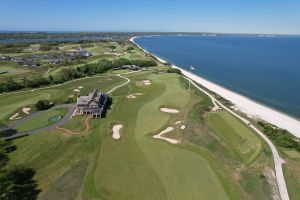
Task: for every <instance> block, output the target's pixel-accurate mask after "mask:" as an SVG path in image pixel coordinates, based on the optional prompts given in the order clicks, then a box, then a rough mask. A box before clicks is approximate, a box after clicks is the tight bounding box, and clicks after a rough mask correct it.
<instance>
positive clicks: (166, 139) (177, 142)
mask: <svg viewBox="0 0 300 200" xmlns="http://www.w3.org/2000/svg"><path fill="white" fill-rule="evenodd" d="M173 130H174V128H173V127H168V128H166V129H165V130H163V131H162V132H160V133H159V134H157V135H154V136H153V138H155V139H160V140H165V141H167V142H169V143H171V144H180V141H178V140H175V139H171V138H167V137H163V136H162V135H163V134H165V133H169V132H171V131H173Z"/></svg>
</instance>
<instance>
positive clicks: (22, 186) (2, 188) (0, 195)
mask: <svg viewBox="0 0 300 200" xmlns="http://www.w3.org/2000/svg"><path fill="white" fill-rule="evenodd" d="M34 175H35V171H34V170H33V169H31V168H25V167H23V166H16V167H14V168H12V169H10V170H8V171H7V172H6V173H5V174H4V175H3V176H1V177H0V199H3V200H19V199H24V200H34V199H37V196H38V194H39V193H40V191H41V190H39V189H38V188H37V182H36V181H35V180H34V179H33V177H34Z"/></svg>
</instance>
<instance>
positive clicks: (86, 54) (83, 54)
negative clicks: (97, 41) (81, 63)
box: [77, 48, 92, 58]
mask: <svg viewBox="0 0 300 200" xmlns="http://www.w3.org/2000/svg"><path fill="white" fill-rule="evenodd" d="M77 52H78V54H79V55H80V56H81V57H84V58H88V57H91V56H92V53H91V52H88V51H87V50H84V49H82V48H79V49H78V50H77Z"/></svg>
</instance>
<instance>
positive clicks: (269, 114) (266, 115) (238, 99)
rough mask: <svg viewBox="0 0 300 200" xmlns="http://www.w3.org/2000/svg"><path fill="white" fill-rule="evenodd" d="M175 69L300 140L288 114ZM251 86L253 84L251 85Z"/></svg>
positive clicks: (299, 126) (298, 125)
mask: <svg viewBox="0 0 300 200" xmlns="http://www.w3.org/2000/svg"><path fill="white" fill-rule="evenodd" d="M135 38H136V37H133V38H131V39H130V41H131V42H133V43H134V44H135V45H137V46H138V47H139V48H141V49H142V50H143V51H145V52H146V53H149V52H148V51H146V50H145V49H143V48H142V47H141V46H139V45H138V44H137V43H135V42H134V39H135ZM153 56H154V57H155V58H156V59H157V60H159V61H160V62H162V63H166V61H165V60H163V59H161V58H159V57H157V56H156V55H153ZM173 67H174V68H178V69H180V70H181V71H182V73H183V75H185V76H186V77H188V78H190V79H192V80H193V81H195V82H197V83H198V84H200V85H202V86H203V87H205V88H207V89H209V90H211V91H213V92H215V93H217V94H218V95H220V96H222V97H223V98H225V99H227V100H229V101H231V102H232V103H233V104H234V105H235V106H236V107H237V108H238V109H239V110H240V111H241V112H243V113H245V114H247V115H248V116H251V117H254V118H258V119H262V120H265V121H267V122H269V123H271V124H274V125H276V126H278V127H280V128H282V129H286V130H288V131H289V132H291V133H292V134H293V135H294V136H296V137H298V138H300V121H299V120H298V119H295V118H293V117H291V116H288V115H287V114H284V113H282V112H280V111H277V110H275V109H272V108H270V107H268V106H266V105H262V104H260V103H258V102H255V101H253V100H251V99H249V98H247V97H245V96H242V95H240V94H238V93H236V92H233V91H231V90H229V89H227V88H224V87H222V86H220V85H218V84H215V83H213V82H211V81H208V80H206V79H204V78H202V77H200V76H198V75H195V74H192V73H190V72H188V71H186V70H184V69H182V68H180V67H178V66H174V65H173ZM249 84H251V83H249Z"/></svg>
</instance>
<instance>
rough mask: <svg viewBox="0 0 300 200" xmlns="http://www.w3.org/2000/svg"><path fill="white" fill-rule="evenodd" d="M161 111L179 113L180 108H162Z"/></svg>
mask: <svg viewBox="0 0 300 200" xmlns="http://www.w3.org/2000/svg"><path fill="white" fill-rule="evenodd" d="M160 111H162V112H165V113H173V114H176V113H179V110H176V109H171V108H161V109H160Z"/></svg>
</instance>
